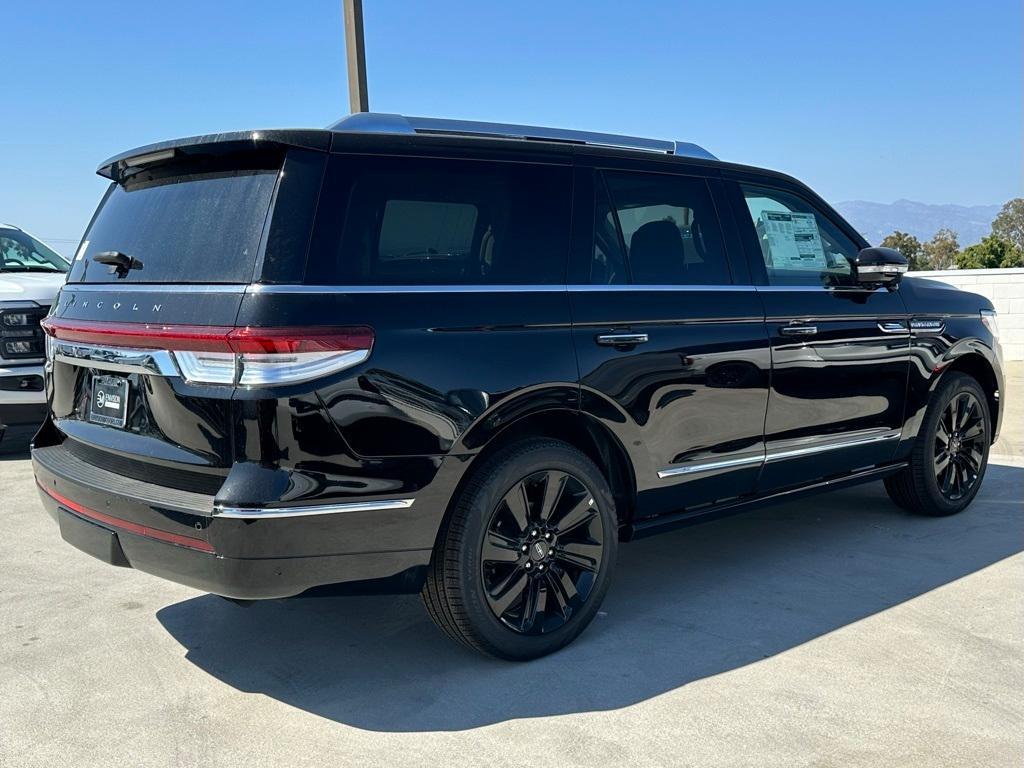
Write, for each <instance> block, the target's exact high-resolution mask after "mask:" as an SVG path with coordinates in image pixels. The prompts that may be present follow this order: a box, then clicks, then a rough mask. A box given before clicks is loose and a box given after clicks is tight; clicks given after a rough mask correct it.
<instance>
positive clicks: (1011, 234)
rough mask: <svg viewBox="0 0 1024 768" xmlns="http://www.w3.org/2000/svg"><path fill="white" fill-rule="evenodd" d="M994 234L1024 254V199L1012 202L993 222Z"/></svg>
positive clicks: (1004, 207) (1019, 198) (1016, 199)
mask: <svg viewBox="0 0 1024 768" xmlns="http://www.w3.org/2000/svg"><path fill="white" fill-rule="evenodd" d="M992 234H993V235H995V236H996V237H998V238H999V239H1000V240H1004V241H1006V242H1007V243H1009V244H1010V246H1012V248H1013V249H1014V250H1016V251H1017V252H1018V253H1024V197H1016V198H1014V199H1013V200H1010V201H1009V202H1008V203H1007V204H1006V205H1004V206H1003V209H1002V210H1001V211H999V215H998V216H996V218H995V220H994V221H993V222H992Z"/></svg>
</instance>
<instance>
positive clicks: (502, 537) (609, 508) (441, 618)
mask: <svg viewBox="0 0 1024 768" xmlns="http://www.w3.org/2000/svg"><path fill="white" fill-rule="evenodd" d="M617 537H618V526H617V521H616V515H615V504H614V501H613V500H612V495H611V491H610V490H609V488H608V484H607V482H606V481H605V479H604V477H603V476H602V475H601V473H600V471H599V470H598V469H597V467H596V466H595V465H594V463H593V462H592V461H591V460H590V459H589V458H587V456H586V455H584V454H583V453H581V452H580V451H578V450H577V449H576V448H574V447H572V446H570V445H568V444H565V443H561V442H558V441H554V440H547V439H533V440H527V441H524V442H521V443H517V444H514V445H512V446H509V447H508V448H505V449H503V450H502V451H500V452H498V453H496V454H495V455H494V456H492V457H490V458H489V459H487V460H485V462H484V464H482V465H481V466H480V467H479V468H477V469H476V471H475V472H474V474H473V476H472V478H471V479H470V481H469V482H468V483H467V485H466V487H465V488H464V489H463V490H462V492H461V493H460V495H459V498H458V499H457V500H456V501H455V507H454V509H453V510H452V514H451V516H450V518H449V520H448V523H447V525H446V526H445V529H444V531H443V532H442V535H441V538H440V541H439V542H438V545H437V549H436V551H435V552H434V557H433V560H432V562H431V566H430V571H429V574H428V577H427V582H426V585H425V586H424V588H423V600H424V603H425V604H426V606H427V610H428V611H429V613H430V615H431V618H433V619H434V621H435V622H436V623H437V624H438V625H439V626H440V627H441V628H442V629H443V630H444V631H445V632H446V633H447V634H448V635H450V636H451V637H453V638H455V639H456V640H459V641H461V642H463V643H465V644H466V645H468V646H470V647H471V648H474V649H476V650H478V651H481V652H483V653H486V654H489V655H492V656H497V657H500V658H504V659H512V660H525V659H532V658H536V657H538V656H543V655H545V654H547V653H551V652H552V651H555V650H557V649H559V648H561V647H563V646H564V645H566V644H567V643H569V642H571V641H572V640H573V639H574V638H575V637H576V636H577V635H579V633H580V632H582V631H583V629H584V628H585V627H586V626H587V624H589V623H590V621H591V619H593V617H594V615H595V614H596V613H597V609H598V607H599V606H600V604H601V601H602V600H603V598H604V595H605V592H606V591H607V589H608V584H609V581H610V578H611V569H612V565H613V563H614V560H615V554H616V548H617Z"/></svg>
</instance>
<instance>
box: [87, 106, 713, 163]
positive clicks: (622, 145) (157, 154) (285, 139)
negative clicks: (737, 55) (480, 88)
mask: <svg viewBox="0 0 1024 768" xmlns="http://www.w3.org/2000/svg"><path fill="white" fill-rule="evenodd" d="M360 134H362V135H375V136H405V137H412V136H422V137H434V138H449V139H452V138H470V139H477V140H496V141H508V142H514V143H518V144H520V145H522V144H524V143H531V144H534V145H536V144H537V143H539V144H541V145H548V146H551V145H553V144H554V145H562V146H565V145H573V146H589V147H596V148H600V149H610V150H625V151H633V152H637V151H639V152H650V153H652V154H655V155H662V156H676V157H682V158H688V159H693V160H702V161H712V162H716V161H718V158H717V157H715V156H714V155H713V154H711V153H710V152H709V151H708V150H706V149H704V148H703V147H701V146H699V145H697V144H693V143H691V142H684V141H666V140H662V139H649V138H641V137H637V136H623V135H619V134H613V133H595V132H589V131H572V130H567V129H563V128H545V127H542V126H535V125H517V124H513V123H486V122H477V121H473V120H447V119H443V118H434V117H407V116H405V115H395V114H386V113H378V112H358V113H356V114H352V115H349V116H347V117H344V118H342V119H341V120H339V121H338V122H336V123H334V124H333V125H331V126H329V127H328V128H326V129H310V128H299V129H272V130H265V131H233V132H227V133H212V134H207V135H203V136H190V137H187V138H181V139H172V140H170V141H163V142H158V143H156V144H148V145H146V146H142V147H137V148H135V149H132V150H129V151H127V152H121V153H119V154H117V155H114V156H113V157H110V158H108V159H106V160H104V161H103V162H102V163H100V165H99V167H98V168H97V169H96V172H97V173H98V174H100V175H101V176H106V177H107V178H111V179H117V178H118V176H119V175H120V174H121V173H122V172H123V171H124V170H125V169H126V168H129V167H135V166H138V165H145V164H148V163H149V162H157V161H159V160H163V159H166V158H168V157H170V156H172V155H171V153H172V152H173V151H175V150H182V151H188V150H189V149H191V148H199V147H209V146H210V145H214V144H216V145H221V146H224V145H236V146H242V145H250V146H251V145H253V144H255V143H260V144H263V145H273V144H277V145H283V146H292V147H304V148H308V149H318V150H323V151H327V150H329V149H330V148H331V145H332V139H333V137H335V136H340V135H349V136H355V135H360ZM225 148H226V147H225Z"/></svg>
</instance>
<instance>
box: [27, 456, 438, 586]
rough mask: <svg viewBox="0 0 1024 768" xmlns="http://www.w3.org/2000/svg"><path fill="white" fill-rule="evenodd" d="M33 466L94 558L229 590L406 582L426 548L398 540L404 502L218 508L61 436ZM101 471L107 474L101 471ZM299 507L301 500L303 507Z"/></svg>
mask: <svg viewBox="0 0 1024 768" xmlns="http://www.w3.org/2000/svg"><path fill="white" fill-rule="evenodd" d="M32 463H33V470H34V471H35V475H36V482H37V484H38V485H39V489H40V498H41V500H42V502H43V506H44V508H45V509H46V511H47V512H48V513H49V514H50V516H51V517H52V518H54V520H56V521H57V523H58V524H59V527H60V533H61V537H62V538H63V539H64V540H65V541H67V542H68V543H70V544H71V545H73V546H75V547H77V548H78V549H80V550H82V551H84V552H86V553H87V554H90V555H92V556H94V557H97V558H99V559H100V560H102V561H104V562H106V563H108V564H110V565H116V566H122V567H132V568H136V569H138V570H140V571H145V572H146V573H150V574H153V575H155V576H160V577H161V578H165V579H168V580H170V581H173V582H177V583H179V584H184V585H186V586H189V587H193V588H195V589H200V590H203V591H205V592H212V593H214V594H218V595H223V596H225V597H232V598H237V599H248V600H255V599H270V598H281V597H291V596H294V595H298V594H301V593H303V592H305V591H307V590H309V589H312V588H314V587H321V586H326V585H337V584H349V585H351V584H357V583H369V584H374V583H376V584H379V583H380V582H382V581H390V582H391V583H392V584H393V585H395V591H404V590H406V589H414V588H416V586H417V585H418V581H419V579H420V577H421V576H422V573H423V569H424V568H425V567H426V565H427V564H428V563H429V561H430V554H431V549H430V548H424V547H422V546H416V544H417V543H418V542H416V541H412V540H410V541H407V542H405V543H406V544H408V546H402V544H403V541H402V539H403V534H402V531H403V530H408V531H410V536H411V535H413V533H412V532H414V531H415V530H416V529H417V528H418V527H419V526H418V525H417V524H416V523H417V522H418V521H417V520H416V519H414V518H413V516H421V515H422V513H423V511H424V510H416V508H415V507H414V506H413V505H409V506H405V507H399V508H384V509H381V508H380V507H379V506H377V507H374V506H372V505H368V506H369V509H367V510H366V511H356V512H351V513H347V512H342V513H338V514H331V513H328V514H303V515H299V516H296V517H280V516H279V517H255V518H254V517H227V516H224V517H221V516H220V515H219V514H216V513H215V512H214V510H215V504H214V497H213V496H207V495H203V494H198V493H191V492H186V491H178V490H173V489H168V488H163V487H161V486H155V485H151V484H148V483H143V482H141V481H139V480H133V479H130V478H124V477H120V476H117V475H114V474H113V473H109V472H106V471H105V470H101V469H99V468H96V467H91V465H88V464H85V462H82V461H81V460H80V459H77V458H75V457H74V456H72V455H71V454H70V453H69V452H67V451H66V450H64V449H63V448H62V447H61V446H59V445H58V446H49V447H45V448H37V449H35V450H33V453H32ZM106 475H110V477H107V476H106ZM307 509H308V508H307Z"/></svg>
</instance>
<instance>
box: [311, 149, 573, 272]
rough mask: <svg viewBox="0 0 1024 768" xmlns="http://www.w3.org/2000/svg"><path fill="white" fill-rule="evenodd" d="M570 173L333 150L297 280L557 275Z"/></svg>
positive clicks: (564, 246)
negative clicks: (301, 275)
mask: <svg viewBox="0 0 1024 768" xmlns="http://www.w3.org/2000/svg"><path fill="white" fill-rule="evenodd" d="M570 179H571V172H570V170H569V169H568V168H565V167H557V166H534V165H527V164H521V163H494V162H486V161H479V162H477V161H461V160H438V159H422V158H404V159H396V158H357V157H350V156H336V157H334V158H332V159H331V164H330V171H329V177H328V181H327V185H326V187H325V190H324V195H323V197H322V199H321V203H320V207H319V212H318V221H317V232H316V235H315V237H314V242H313V248H312V251H311V255H310V261H309V264H308V266H307V270H306V282H308V283H314V284H317V283H318V284H326V285H477V284H492V285H501V284H526V285H531V284H558V283H562V282H564V280H565V266H566V258H567V253H568V245H569V243H568V241H569V207H570V192H571V190H570Z"/></svg>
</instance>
